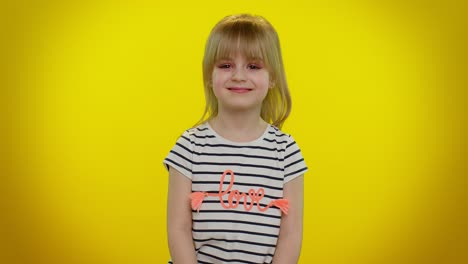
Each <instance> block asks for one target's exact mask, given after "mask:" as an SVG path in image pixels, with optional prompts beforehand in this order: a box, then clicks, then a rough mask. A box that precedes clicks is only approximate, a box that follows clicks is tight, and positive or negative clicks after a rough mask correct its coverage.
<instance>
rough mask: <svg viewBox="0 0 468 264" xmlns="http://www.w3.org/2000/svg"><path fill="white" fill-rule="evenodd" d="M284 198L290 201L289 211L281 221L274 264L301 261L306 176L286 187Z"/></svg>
mask: <svg viewBox="0 0 468 264" xmlns="http://www.w3.org/2000/svg"><path fill="white" fill-rule="evenodd" d="M283 197H284V198H285V199H288V200H289V210H288V214H287V215H284V214H283V216H282V219H281V226H280V233H279V238H278V243H277V246H276V251H275V255H274V257H273V264H292V263H297V262H298V260H299V255H300V254H301V246H302V216H303V205H304V175H301V176H298V177H297V178H296V179H293V180H291V181H290V182H288V183H286V184H285V185H284V190H283Z"/></svg>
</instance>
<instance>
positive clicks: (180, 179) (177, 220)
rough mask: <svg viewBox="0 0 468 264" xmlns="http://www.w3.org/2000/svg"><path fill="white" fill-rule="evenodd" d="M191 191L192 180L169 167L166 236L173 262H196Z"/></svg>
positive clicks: (178, 263) (194, 263)
mask: <svg viewBox="0 0 468 264" xmlns="http://www.w3.org/2000/svg"><path fill="white" fill-rule="evenodd" d="M191 192H192V182H191V181H190V179H189V178H187V177H186V176H184V175H182V174H181V173H180V172H178V171H177V170H175V169H174V168H172V167H169V190H168V197H167V237H168V242H169V251H170V253H171V258H172V262H173V263H174V264H185V263H187V264H190V263H193V264H196V263H197V258H196V255H195V247H194V243H193V239H192V209H191V208H190V194H191Z"/></svg>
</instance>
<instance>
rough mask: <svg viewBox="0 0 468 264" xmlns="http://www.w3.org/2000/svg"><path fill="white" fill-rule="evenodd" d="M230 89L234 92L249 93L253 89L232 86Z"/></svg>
mask: <svg viewBox="0 0 468 264" xmlns="http://www.w3.org/2000/svg"><path fill="white" fill-rule="evenodd" d="M228 90H229V91H231V92H234V93H247V92H250V91H251V90H252V89H249V88H240V87H232V88H228Z"/></svg>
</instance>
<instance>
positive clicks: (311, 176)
mask: <svg viewBox="0 0 468 264" xmlns="http://www.w3.org/2000/svg"><path fill="white" fill-rule="evenodd" d="M39 2H40V1H31V3H27V4H24V5H20V4H19V3H18V4H17V5H16V6H6V9H4V10H3V11H4V14H5V16H4V19H5V21H6V22H7V23H5V25H6V27H5V28H6V29H7V30H6V31H5V33H6V35H5V38H4V40H5V41H4V43H7V47H6V48H5V50H6V51H7V52H6V54H5V55H6V56H5V58H6V60H4V62H6V63H5V66H6V67H5V69H6V70H5V72H6V73H7V75H6V76H7V78H5V79H4V80H6V82H5V83H6V85H2V86H3V87H4V88H6V89H3V91H2V93H3V95H2V106H3V107H2V108H1V109H2V112H3V115H2V122H3V124H4V125H2V127H3V128H7V129H2V130H4V132H5V133H4V135H2V139H3V141H4V143H5V144H4V147H2V148H3V153H2V161H3V164H4V165H5V166H2V167H1V168H2V170H3V171H4V172H5V173H2V174H3V176H2V178H0V184H1V186H2V187H0V191H1V192H0V201H1V202H0V205H1V206H2V207H0V208H1V210H2V212H1V215H2V216H1V220H0V231H1V232H2V235H1V236H0V243H1V244H0V258H3V260H2V259H0V263H12V264H13V263H15V264H16V263H47V264H53V263H67V264H68V263H116V264H120V263H148V264H149V263H164V262H165V261H167V259H168V258H169V253H168V249H167V246H166V223H165V215H166V193H167V172H166V171H165V169H164V167H163V165H162V160H163V159H164V157H165V156H166V154H167V153H168V151H169V150H170V148H171V147H172V146H173V144H174V143H175V140H176V139H177V137H178V136H179V135H180V134H181V133H182V132H183V131H184V130H185V129H187V128H188V127H189V126H191V125H192V124H193V123H194V122H195V121H197V120H198V118H199V117H200V115H201V114H202V110H203V106H204V96H203V91H202V90H203V88H202V76H201V60H202V56H203V48H204V43H205V40H206V38H207V36H208V33H209V31H210V30H211V28H212V27H213V25H214V24H215V23H216V22H217V21H218V20H220V19H221V18H222V17H224V16H225V15H228V14H233V13H240V12H248V13H253V14H260V15H263V16H264V17H266V18H267V19H268V20H270V22H271V23H272V24H273V25H274V26H275V27H276V29H277V31H278V33H279V35H280V39H281V44H282V48H283V56H284V60H285V67H286V72H287V77H288V81H289V85H290V89H291V93H292V98H293V111H292V114H291V116H290V119H289V120H288V121H287V122H286V124H285V126H284V130H285V131H286V132H289V133H291V134H293V135H294V137H295V139H296V140H297V142H298V143H299V145H300V147H301V148H302V151H303V154H304V157H305V159H306V162H307V164H308V166H309V169H310V170H309V172H308V173H307V174H306V175H305V179H306V183H305V190H306V192H305V200H306V201H305V204H306V205H305V233H304V243H303V251H302V256H301V261H300V263H304V264H305V263H326V264H328V263H330V264H354V263H356V264H367V263H368V264H374V263H385V264H386V263H388V264H395V263H421V264H427V263H441V264H442V263H443V264H461V263H467V262H468V255H467V254H468V253H467V252H468V248H467V247H468V246H467V245H468V241H467V237H468V232H467V229H468V227H467V224H466V223H467V222H468V219H467V191H466V187H467V186H466V165H465V162H466V157H465V156H464V154H466V143H467V140H466V137H465V135H464V134H463V133H466V132H467V131H466V130H467V129H466V123H464V121H466V101H465V99H466V91H465V88H466V86H464V85H466V83H465V82H464V81H465V79H462V78H464V77H463V73H464V72H465V74H466V60H465V58H466V57H463V56H465V55H466V46H465V44H466V40H465V39H464V38H463V36H462V33H463V32H464V31H463V27H462V23H465V21H463V18H462V15H463V14H464V13H466V12H464V11H463V10H466V9H463V7H462V6H456V5H449V4H447V2H449V1H440V3H437V2H426V1H414V2H411V1H410V2H404V3H403V1H401V3H400V2H399V1H397V2H395V1H385V2H387V3H385V2H384V1H382V2H380V3H377V4H376V3H374V4H371V3H369V2H370V1H296V2H295V1H277V2H275V1H243V0H238V1H220V0H219V1H201V2H199V1H167V2H166V1H165V2H162V1H156V0H155V1H74V2H76V3H74V4H63V3H61V2H63V1H61V2H60V1H42V3H39ZM65 2H70V1H65ZM117 2H120V3H119V4H117ZM375 2H377V1H375ZM460 2H461V1H460ZM465 24H466V23H465ZM463 87H464V88H463ZM3 110H4V111H3ZM2 144H3V143H2Z"/></svg>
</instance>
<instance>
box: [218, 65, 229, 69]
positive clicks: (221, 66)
mask: <svg viewBox="0 0 468 264" xmlns="http://www.w3.org/2000/svg"><path fill="white" fill-rule="evenodd" d="M218 67H219V68H221V69H229V68H231V64H221V65H219V66H218Z"/></svg>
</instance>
